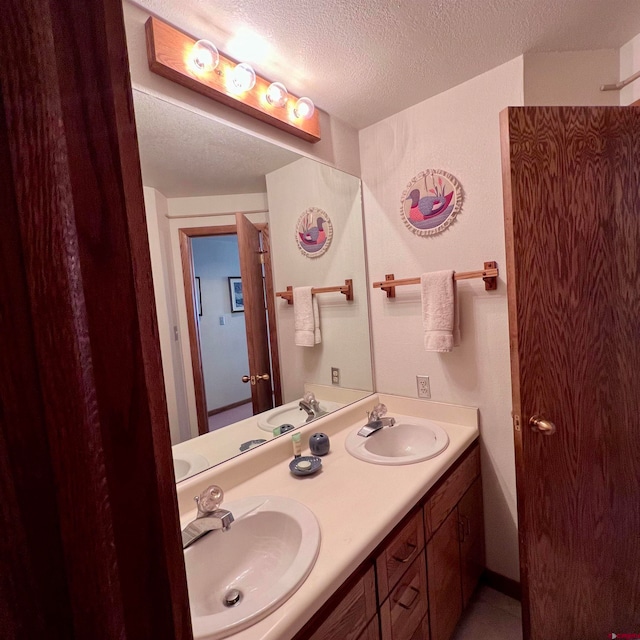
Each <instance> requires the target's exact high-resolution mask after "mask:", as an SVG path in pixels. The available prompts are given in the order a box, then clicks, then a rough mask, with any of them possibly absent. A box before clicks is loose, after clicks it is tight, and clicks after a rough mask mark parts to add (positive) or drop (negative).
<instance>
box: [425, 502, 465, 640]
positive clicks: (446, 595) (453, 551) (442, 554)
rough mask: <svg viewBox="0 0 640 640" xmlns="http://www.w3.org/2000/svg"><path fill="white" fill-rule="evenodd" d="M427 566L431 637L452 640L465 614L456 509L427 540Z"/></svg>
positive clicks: (436, 639)
mask: <svg viewBox="0 0 640 640" xmlns="http://www.w3.org/2000/svg"><path fill="white" fill-rule="evenodd" d="M427 566H428V567H429V573H428V583H429V620H430V623H431V638H432V640H449V638H450V637H451V635H452V634H453V631H454V629H455V628H456V625H457V624H458V620H459V619H460V615H461V614H462V587H461V583H460V548H459V543H458V511H457V509H454V510H453V511H452V512H451V513H450V514H449V516H448V517H447V518H446V520H445V521H444V522H443V523H442V526H441V527H440V528H439V529H438V530H437V531H436V532H435V533H434V534H433V537H432V538H431V540H430V541H429V542H428V543H427Z"/></svg>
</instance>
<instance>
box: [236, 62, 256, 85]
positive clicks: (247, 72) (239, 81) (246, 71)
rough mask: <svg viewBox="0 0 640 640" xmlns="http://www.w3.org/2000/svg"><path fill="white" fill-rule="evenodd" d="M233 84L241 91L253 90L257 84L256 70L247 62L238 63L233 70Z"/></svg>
mask: <svg viewBox="0 0 640 640" xmlns="http://www.w3.org/2000/svg"><path fill="white" fill-rule="evenodd" d="M231 85H232V87H233V88H234V89H235V90H236V91H239V92H244V91H251V89H253V87H255V86H256V72H255V71H254V70H253V67H252V66H251V65H250V64H247V63H246V62H241V63H240V64H237V65H236V66H235V67H234V69H233V71H232V72H231Z"/></svg>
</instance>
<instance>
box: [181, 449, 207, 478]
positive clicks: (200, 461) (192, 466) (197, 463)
mask: <svg viewBox="0 0 640 640" xmlns="http://www.w3.org/2000/svg"><path fill="white" fill-rule="evenodd" d="M210 466H211V465H210V464H209V461H208V460H207V459H206V458H205V457H204V456H201V455H200V454H199V453H178V454H175V455H174V456H173V471H174V473H175V476H176V482H180V480H185V479H186V478H190V477H191V476H193V475H195V474H196V473H200V472H201V471H204V470H205V469H208V468H209V467H210Z"/></svg>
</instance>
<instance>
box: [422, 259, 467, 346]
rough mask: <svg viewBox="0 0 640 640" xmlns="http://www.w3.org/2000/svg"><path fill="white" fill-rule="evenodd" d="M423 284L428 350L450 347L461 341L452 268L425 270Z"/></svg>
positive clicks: (425, 331) (425, 334) (425, 344)
mask: <svg viewBox="0 0 640 640" xmlns="http://www.w3.org/2000/svg"><path fill="white" fill-rule="evenodd" d="M420 286H421V290H422V324H423V326H424V348H425V349H426V350H427V351H439V352H445V353H446V352H448V351H451V350H452V349H453V347H454V346H456V345H458V344H459V342H460V333H459V330H458V323H457V304H456V297H457V296H456V286H455V281H454V279H453V271H434V272H433V273H423V274H422V276H420Z"/></svg>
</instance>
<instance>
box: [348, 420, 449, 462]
mask: <svg viewBox="0 0 640 640" xmlns="http://www.w3.org/2000/svg"><path fill="white" fill-rule="evenodd" d="M395 418H396V424H395V425H394V426H393V427H383V428H382V429H380V430H378V431H376V432H375V433H373V434H372V435H370V436H369V437H367V438H364V437H363V436H360V435H358V430H359V428H358V429H356V430H355V431H352V432H351V433H350V434H349V435H348V436H347V439H346V441H345V447H346V449H347V451H348V452H349V453H350V454H351V455H352V456H353V457H354V458H358V459H359V460H364V461H365V462H372V463H374V464H386V465H402V464H413V463H415V462H422V461H423V460H428V459H429V458H434V457H435V456H437V455H438V454H440V453H442V452H443V451H444V450H445V449H446V448H447V446H448V445H449V436H448V435H447V432H446V431H445V430H444V429H442V427H439V426H438V425H437V424H435V423H434V422H431V421H430V420H426V419H422V418H412V417H408V416H395Z"/></svg>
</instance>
